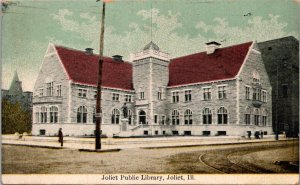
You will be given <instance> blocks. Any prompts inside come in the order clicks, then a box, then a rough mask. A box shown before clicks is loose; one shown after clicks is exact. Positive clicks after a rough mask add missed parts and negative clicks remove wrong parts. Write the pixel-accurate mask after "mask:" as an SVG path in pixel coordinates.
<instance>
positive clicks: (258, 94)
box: [252, 73, 261, 101]
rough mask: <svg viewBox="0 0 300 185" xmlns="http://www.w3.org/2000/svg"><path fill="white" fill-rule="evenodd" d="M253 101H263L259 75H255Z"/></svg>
mask: <svg viewBox="0 0 300 185" xmlns="http://www.w3.org/2000/svg"><path fill="white" fill-rule="evenodd" d="M252 80H253V82H252V84H253V100H258V101H260V100H261V84H260V80H259V75H258V73H255V74H253V79H252Z"/></svg>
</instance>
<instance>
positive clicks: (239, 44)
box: [171, 41, 254, 60]
mask: <svg viewBox="0 0 300 185" xmlns="http://www.w3.org/2000/svg"><path fill="white" fill-rule="evenodd" d="M253 42H254V41H249V42H244V43H240V44H235V45H230V46H226V47H222V48H219V49H226V48H232V47H236V46H240V45H243V44H248V43H253ZM201 53H205V51H201V52H197V53H192V54H188V55H184V56H180V57H176V58H172V59H171V60H175V59H180V58H184V57H188V56H192V55H197V54H201Z"/></svg>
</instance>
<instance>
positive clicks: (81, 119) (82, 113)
mask: <svg viewBox="0 0 300 185" xmlns="http://www.w3.org/2000/svg"><path fill="white" fill-rule="evenodd" d="M86 120H87V109H86V107H85V106H80V107H79V108H78V109H77V123H86Z"/></svg>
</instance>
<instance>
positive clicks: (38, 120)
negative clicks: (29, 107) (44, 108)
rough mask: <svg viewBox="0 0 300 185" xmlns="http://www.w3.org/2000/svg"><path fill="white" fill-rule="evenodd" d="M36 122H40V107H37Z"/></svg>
mask: <svg viewBox="0 0 300 185" xmlns="http://www.w3.org/2000/svg"><path fill="white" fill-rule="evenodd" d="M35 110H36V111H35V123H40V112H39V108H36V109H35Z"/></svg>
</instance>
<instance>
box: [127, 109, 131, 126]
mask: <svg viewBox="0 0 300 185" xmlns="http://www.w3.org/2000/svg"><path fill="white" fill-rule="evenodd" d="M128 124H129V125H131V124H132V111H131V110H128Z"/></svg>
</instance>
